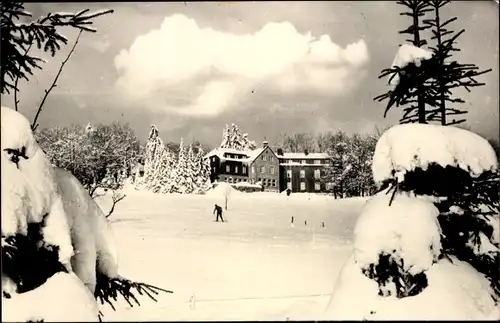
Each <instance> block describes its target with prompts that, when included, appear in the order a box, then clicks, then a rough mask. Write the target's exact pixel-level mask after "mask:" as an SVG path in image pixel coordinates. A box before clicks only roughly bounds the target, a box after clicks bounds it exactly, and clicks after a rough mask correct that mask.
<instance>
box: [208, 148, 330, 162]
mask: <svg viewBox="0 0 500 323" xmlns="http://www.w3.org/2000/svg"><path fill="white" fill-rule="evenodd" d="M266 148H269V150H271V151H272V152H273V154H274V155H275V156H276V157H277V158H278V159H330V156H329V155H328V154H326V153H308V154H307V155H306V154H305V153H283V155H277V154H276V153H275V152H274V150H273V149H272V148H271V147H269V146H267V147H261V148H257V149H254V150H237V149H233V148H219V147H217V148H214V149H212V150H211V151H210V152H208V153H207V154H206V155H205V156H204V158H209V157H212V156H217V157H219V158H221V159H230V160H233V159H232V158H227V157H224V154H235V155H244V156H245V158H241V159H234V160H235V161H241V162H253V161H254V160H255V159H257V157H259V155H260V154H261V153H262V152H263V151H264V150H266Z"/></svg>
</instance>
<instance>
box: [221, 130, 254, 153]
mask: <svg viewBox="0 0 500 323" xmlns="http://www.w3.org/2000/svg"><path fill="white" fill-rule="evenodd" d="M219 147H220V148H231V149H236V150H254V149H255V148H257V146H256V145H255V141H251V140H249V139H248V134H247V133H242V132H241V130H240V128H239V127H238V126H237V125H236V124H234V123H232V124H231V128H229V126H228V125H227V124H226V126H225V128H224V130H223V131H222V141H221V144H220V146H219Z"/></svg>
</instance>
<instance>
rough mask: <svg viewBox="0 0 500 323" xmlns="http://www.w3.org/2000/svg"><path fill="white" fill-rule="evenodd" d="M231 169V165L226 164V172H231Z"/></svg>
mask: <svg viewBox="0 0 500 323" xmlns="http://www.w3.org/2000/svg"><path fill="white" fill-rule="evenodd" d="M230 171H231V168H230V167H229V165H226V173H229V172H230Z"/></svg>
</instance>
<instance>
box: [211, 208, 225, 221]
mask: <svg viewBox="0 0 500 323" xmlns="http://www.w3.org/2000/svg"><path fill="white" fill-rule="evenodd" d="M215 212H217V217H216V219H215V222H219V217H220V219H221V221H222V222H224V218H223V217H222V207H220V206H218V205H217V204H215V209H214V213H213V214H215Z"/></svg>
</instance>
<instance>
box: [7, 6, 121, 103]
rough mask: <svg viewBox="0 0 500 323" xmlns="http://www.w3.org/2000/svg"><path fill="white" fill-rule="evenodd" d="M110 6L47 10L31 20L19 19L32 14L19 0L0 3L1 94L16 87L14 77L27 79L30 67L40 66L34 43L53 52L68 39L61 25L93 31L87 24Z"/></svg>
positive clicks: (30, 70) (106, 12)
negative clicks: (104, 7) (0, 32)
mask: <svg viewBox="0 0 500 323" xmlns="http://www.w3.org/2000/svg"><path fill="white" fill-rule="evenodd" d="M112 12H113V10H105V11H100V12H94V13H89V9H85V10H82V11H80V12H78V13H76V14H75V13H62V12H61V13H49V14H47V15H46V16H42V17H39V18H38V19H36V20H34V21H30V22H21V21H20V19H22V18H21V17H23V18H31V17H32V14H31V13H29V12H27V11H26V10H25V9H24V5H23V2H22V1H2V2H1V3H0V26H1V28H2V40H1V45H0V48H2V51H1V62H2V68H1V74H2V79H1V83H2V84H1V87H2V94H8V93H10V90H14V91H18V89H17V87H16V83H17V82H16V80H17V79H25V80H27V81H28V80H29V77H30V76H31V75H33V70H35V69H42V67H41V65H40V64H41V63H42V62H43V59H41V58H39V57H37V56H35V55H30V53H29V51H30V49H31V48H32V46H33V45H36V47H37V48H38V49H40V50H43V51H44V52H50V54H51V55H52V56H54V55H55V54H56V52H57V51H58V50H60V49H61V45H66V44H67V43H68V40H67V39H66V37H64V36H63V35H62V34H60V33H59V31H60V30H61V29H62V27H73V28H76V29H79V30H81V31H88V32H96V30H95V29H94V28H92V27H90V25H92V24H93V21H92V19H94V18H96V17H99V16H102V15H105V14H108V13H112Z"/></svg>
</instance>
